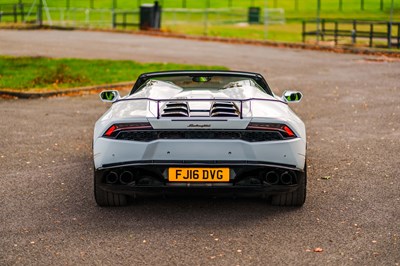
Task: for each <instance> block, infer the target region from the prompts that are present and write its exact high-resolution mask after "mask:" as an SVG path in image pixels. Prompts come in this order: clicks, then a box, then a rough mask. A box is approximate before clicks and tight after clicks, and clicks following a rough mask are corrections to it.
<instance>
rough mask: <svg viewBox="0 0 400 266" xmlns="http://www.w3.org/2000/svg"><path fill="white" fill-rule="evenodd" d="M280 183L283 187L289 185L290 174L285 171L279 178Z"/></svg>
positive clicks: (291, 179) (290, 181) (291, 180)
mask: <svg viewBox="0 0 400 266" xmlns="http://www.w3.org/2000/svg"><path fill="white" fill-rule="evenodd" d="M280 181H281V183H282V184H283V185H291V184H292V182H293V178H292V174H291V173H290V172H289V171H285V172H283V173H282V174H281V176H280Z"/></svg>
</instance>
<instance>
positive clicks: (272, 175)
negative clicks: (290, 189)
mask: <svg viewBox="0 0 400 266" xmlns="http://www.w3.org/2000/svg"><path fill="white" fill-rule="evenodd" d="M265 181H267V183H268V184H270V185H276V184H278V183H279V175H278V173H277V172H275V171H270V172H268V173H266V174H265Z"/></svg>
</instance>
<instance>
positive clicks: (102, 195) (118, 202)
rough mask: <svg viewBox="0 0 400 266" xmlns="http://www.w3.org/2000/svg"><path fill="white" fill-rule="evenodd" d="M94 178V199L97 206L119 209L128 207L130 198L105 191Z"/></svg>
mask: <svg viewBox="0 0 400 266" xmlns="http://www.w3.org/2000/svg"><path fill="white" fill-rule="evenodd" d="M96 179H97V178H96V176H95V178H94V198H95V200H96V203H97V205H99V206H101V207H119V206H126V205H128V196H127V195H123V194H116V193H112V192H108V191H104V190H103V189H101V188H100V186H99V184H98V181H97V180H96Z"/></svg>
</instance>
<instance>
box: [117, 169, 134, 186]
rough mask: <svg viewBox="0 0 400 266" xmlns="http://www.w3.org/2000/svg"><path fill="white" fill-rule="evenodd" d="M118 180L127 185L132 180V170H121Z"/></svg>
mask: <svg viewBox="0 0 400 266" xmlns="http://www.w3.org/2000/svg"><path fill="white" fill-rule="evenodd" d="M119 182H121V184H123V185H127V184H130V183H132V182H133V174H132V172H129V171H125V172H122V173H121V175H120V176H119Z"/></svg>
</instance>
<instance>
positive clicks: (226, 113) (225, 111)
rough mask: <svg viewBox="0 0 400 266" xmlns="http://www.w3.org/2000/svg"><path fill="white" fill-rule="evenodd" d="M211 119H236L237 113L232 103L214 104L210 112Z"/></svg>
mask: <svg viewBox="0 0 400 266" xmlns="http://www.w3.org/2000/svg"><path fill="white" fill-rule="evenodd" d="M210 116H211V117H238V116H239V111H238V109H237V108H236V106H235V104H234V103H233V102H214V103H213V104H212V106H211V110H210Z"/></svg>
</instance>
